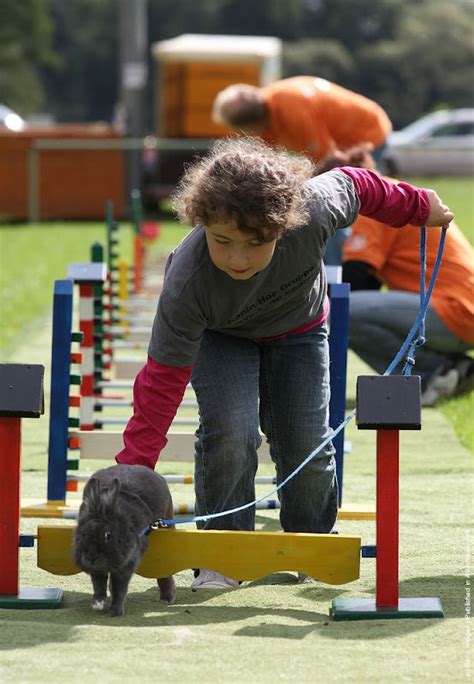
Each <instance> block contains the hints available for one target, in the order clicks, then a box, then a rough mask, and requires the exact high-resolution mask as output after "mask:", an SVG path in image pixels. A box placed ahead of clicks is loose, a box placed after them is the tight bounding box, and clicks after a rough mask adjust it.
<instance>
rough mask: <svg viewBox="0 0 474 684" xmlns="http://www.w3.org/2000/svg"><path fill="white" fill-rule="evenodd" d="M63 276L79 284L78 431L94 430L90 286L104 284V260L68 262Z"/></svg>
mask: <svg viewBox="0 0 474 684" xmlns="http://www.w3.org/2000/svg"><path fill="white" fill-rule="evenodd" d="M67 275H68V277H69V278H71V279H72V280H73V281H74V282H75V283H76V284H78V285H79V330H80V331H81V333H82V335H83V339H82V342H81V354H82V363H81V385H80V394H81V406H80V416H79V423H80V429H81V430H93V429H94V404H95V385H96V378H95V370H96V366H95V356H94V354H95V349H94V286H95V285H97V284H99V283H102V284H103V283H104V282H105V280H106V277H107V265H106V264H105V263H89V264H69V266H68V269H67Z"/></svg>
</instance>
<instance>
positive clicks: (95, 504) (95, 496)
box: [84, 477, 101, 515]
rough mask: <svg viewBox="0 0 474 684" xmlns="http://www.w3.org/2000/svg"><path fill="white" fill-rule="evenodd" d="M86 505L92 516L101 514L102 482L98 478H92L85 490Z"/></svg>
mask: <svg viewBox="0 0 474 684" xmlns="http://www.w3.org/2000/svg"><path fill="white" fill-rule="evenodd" d="M84 503H85V504H86V506H87V509H88V511H89V513H90V514H91V515H94V514H95V515H98V514H99V512H100V505H101V498H100V482H99V480H98V479H97V478H96V477H91V478H90V480H89V481H88V482H87V485H86V487H85V488H84Z"/></svg>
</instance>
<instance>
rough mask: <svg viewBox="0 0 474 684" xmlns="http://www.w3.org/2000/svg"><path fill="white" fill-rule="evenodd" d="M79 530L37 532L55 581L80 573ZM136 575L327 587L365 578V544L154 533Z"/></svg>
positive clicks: (310, 537)
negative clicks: (269, 578) (195, 573)
mask: <svg viewBox="0 0 474 684" xmlns="http://www.w3.org/2000/svg"><path fill="white" fill-rule="evenodd" d="M74 529H75V528H74V526H72V525H71V526H56V525H54V526H53V525H40V526H39V527H38V540H37V551H38V560H37V562H38V567H39V568H41V569H42V570H46V571H47V572H50V573H52V574H54V575H74V574H76V573H78V572H80V569H79V568H78V567H77V566H76V565H75V563H74V561H73V559H72V545H73V534H74ZM149 540H150V545H149V548H148V551H147V552H146V554H145V556H144V558H143V561H142V563H141V565H140V566H139V568H138V570H137V573H138V574H139V575H142V576H143V577H150V578H158V577H168V576H169V575H174V574H175V573H177V572H180V571H181V570H188V569H190V568H209V569H212V570H215V571H217V572H221V573H222V574H223V575H226V576H227V577H232V578H234V579H237V580H243V581H252V580H256V579H260V578H261V577H265V576H266V575H270V574H272V573H274V572H286V571H293V572H301V573H304V574H305V575H309V576H310V577H313V578H314V579H316V580H318V581H320V582H325V583H326V584H346V583H347V582H353V581H354V580H357V579H358V578H359V575H360V547H361V538H360V537H358V536H354V535H335V534H307V533H303V532H301V533H300V532H298V533H296V532H293V533H285V532H236V531H220V530H219V531H217V530H173V529H161V530H154V531H153V532H151V533H150V535H149Z"/></svg>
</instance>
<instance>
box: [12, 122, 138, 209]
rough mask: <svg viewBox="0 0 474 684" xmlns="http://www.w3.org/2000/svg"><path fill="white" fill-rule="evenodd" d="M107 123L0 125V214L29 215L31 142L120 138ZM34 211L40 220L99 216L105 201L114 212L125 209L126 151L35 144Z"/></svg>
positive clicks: (85, 141)
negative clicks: (6, 127) (9, 127)
mask: <svg viewBox="0 0 474 684" xmlns="http://www.w3.org/2000/svg"><path fill="white" fill-rule="evenodd" d="M120 137H121V136H120V135H119V134H118V133H117V132H116V131H115V130H114V129H113V128H112V127H111V126H109V125H106V124H77V125H76V124H71V125H69V124H62V125H56V126H48V127H43V128H27V129H25V130H23V131H19V132H13V131H7V130H0V178H1V179H2V182H1V183H0V219H1V218H12V219H26V218H27V217H28V214H29V207H28V202H29V188H30V182H31V179H30V177H29V169H30V168H31V167H30V165H29V164H30V154H31V153H30V150H31V149H32V147H33V144H34V143H35V141H41V142H42V143H44V144H48V143H47V142H46V141H48V140H55V141H56V140H57V141H58V142H59V141H60V140H64V141H68V140H72V139H73V140H76V139H80V140H82V141H84V143H85V144H87V142H88V141H97V140H106V139H113V138H120ZM66 145H67V143H66ZM36 155H37V157H36V159H37V175H36V178H37V203H38V216H39V218H40V219H41V220H43V219H102V218H103V217H104V215H105V205H106V202H107V201H108V200H112V202H113V204H114V212H115V215H116V216H117V217H121V216H123V215H124V213H125V206H126V201H125V153H124V152H123V151H122V150H99V149H67V146H66V147H65V149H54V150H51V149H39V150H37V152H36Z"/></svg>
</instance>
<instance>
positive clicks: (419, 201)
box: [339, 166, 430, 228]
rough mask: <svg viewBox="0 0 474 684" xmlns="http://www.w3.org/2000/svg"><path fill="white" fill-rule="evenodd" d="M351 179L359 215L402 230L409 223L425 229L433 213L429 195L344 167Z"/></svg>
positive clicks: (367, 171) (368, 172) (367, 172)
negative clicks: (356, 197) (357, 201)
mask: <svg viewBox="0 0 474 684" xmlns="http://www.w3.org/2000/svg"><path fill="white" fill-rule="evenodd" d="M339 170H340V171H343V172H344V173H345V174H347V175H348V176H350V178H351V179H352V181H353V183H354V186H355V189H356V192H357V194H358V195H359V199H360V210H359V214H362V215H363V216H367V217H368V218H372V219H375V220H376V221H380V223H385V224H386V225H388V226H393V227H394V228H400V227H401V226H405V225H406V224H407V223H409V224H410V225H412V226H424V225H425V223H426V220H427V218H428V215H429V212H430V200H429V197H428V193H427V191H426V190H425V189H423V188H416V187H414V186H413V185H410V184H409V183H393V182H391V181H389V180H386V179H385V178H382V176H380V175H379V174H378V173H377V172H376V171H370V170H368V169H358V168H354V167H352V166H344V167H341V168H340V169H339Z"/></svg>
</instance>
